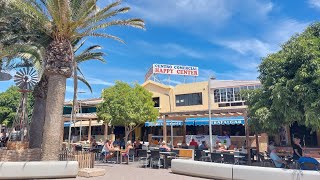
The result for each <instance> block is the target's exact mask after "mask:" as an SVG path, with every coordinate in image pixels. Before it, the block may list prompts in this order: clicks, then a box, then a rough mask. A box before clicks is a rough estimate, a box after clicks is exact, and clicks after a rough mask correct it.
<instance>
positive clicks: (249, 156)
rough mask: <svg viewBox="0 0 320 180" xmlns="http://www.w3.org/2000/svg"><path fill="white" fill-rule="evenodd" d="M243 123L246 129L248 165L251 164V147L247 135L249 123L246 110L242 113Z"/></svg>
mask: <svg viewBox="0 0 320 180" xmlns="http://www.w3.org/2000/svg"><path fill="white" fill-rule="evenodd" d="M244 124H245V131H246V146H247V152H248V157H247V158H248V165H251V153H250V152H251V151H250V149H251V147H250V137H249V133H250V131H249V124H248V117H247V112H245V113H244Z"/></svg>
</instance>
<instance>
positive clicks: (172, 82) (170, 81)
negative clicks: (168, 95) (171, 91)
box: [162, 79, 182, 85]
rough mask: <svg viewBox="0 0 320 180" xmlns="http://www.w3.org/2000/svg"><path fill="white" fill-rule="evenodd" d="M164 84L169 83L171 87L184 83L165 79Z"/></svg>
mask: <svg viewBox="0 0 320 180" xmlns="http://www.w3.org/2000/svg"><path fill="white" fill-rule="evenodd" d="M162 81H163V82H167V83H169V84H170V85H171V84H181V83H182V82H180V81H176V80H172V79H164V80H162Z"/></svg>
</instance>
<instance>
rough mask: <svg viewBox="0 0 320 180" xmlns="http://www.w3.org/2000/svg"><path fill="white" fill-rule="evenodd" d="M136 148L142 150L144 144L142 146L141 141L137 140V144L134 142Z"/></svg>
mask: <svg viewBox="0 0 320 180" xmlns="http://www.w3.org/2000/svg"><path fill="white" fill-rule="evenodd" d="M134 148H135V149H142V144H141V141H140V139H139V138H138V139H137V140H136V142H134Z"/></svg>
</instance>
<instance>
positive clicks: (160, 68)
mask: <svg viewBox="0 0 320 180" xmlns="http://www.w3.org/2000/svg"><path fill="white" fill-rule="evenodd" d="M152 69H153V74H173V75H184V76H199V70H198V67H195V66H181V65H169V64H153V65H152Z"/></svg>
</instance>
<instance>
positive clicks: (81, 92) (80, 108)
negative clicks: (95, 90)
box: [78, 91, 86, 141]
mask: <svg viewBox="0 0 320 180" xmlns="http://www.w3.org/2000/svg"><path fill="white" fill-rule="evenodd" d="M79 93H80V94H84V93H86V92H84V91H79V92H78V94H79ZM79 112H80V114H81V115H82V107H81V100H79ZM79 136H80V141H81V136H82V119H81V118H80V133H79Z"/></svg>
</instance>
